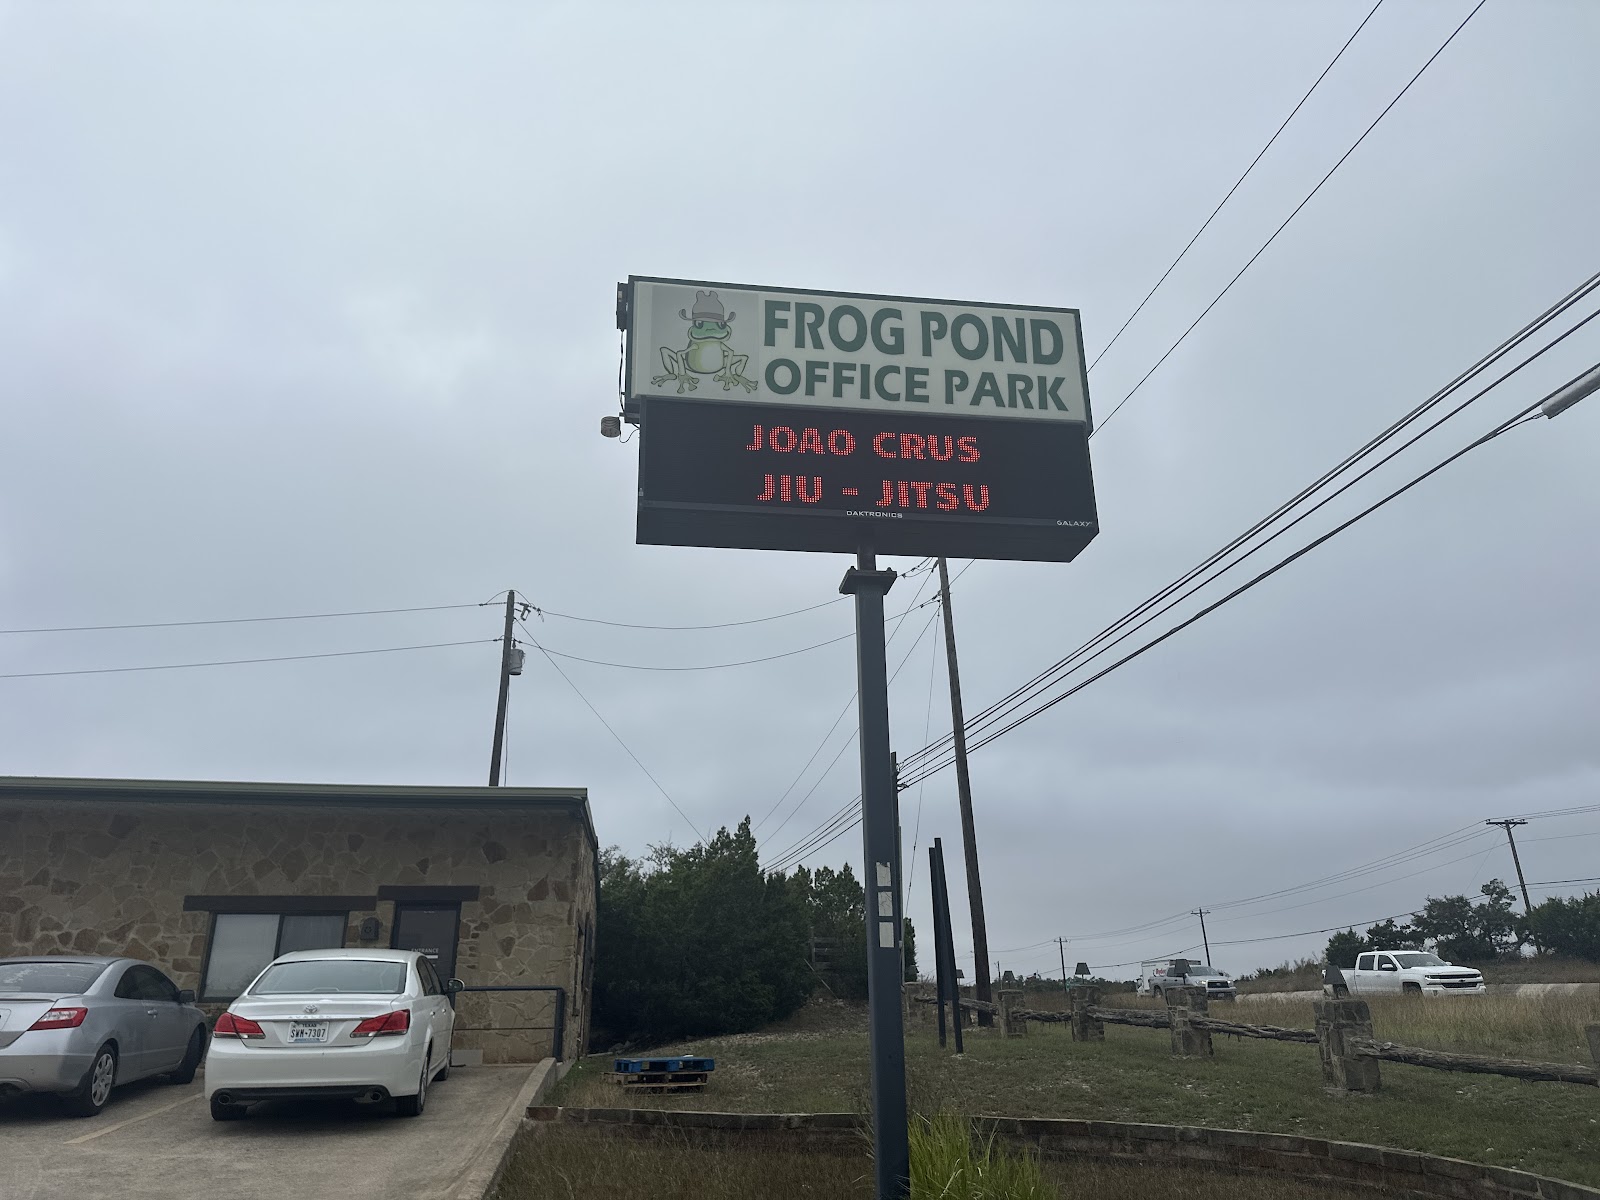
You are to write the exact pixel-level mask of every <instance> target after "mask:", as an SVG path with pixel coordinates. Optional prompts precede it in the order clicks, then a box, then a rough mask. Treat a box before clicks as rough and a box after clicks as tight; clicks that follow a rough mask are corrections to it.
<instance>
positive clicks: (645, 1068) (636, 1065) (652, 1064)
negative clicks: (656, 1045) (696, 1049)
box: [611, 1058, 717, 1075]
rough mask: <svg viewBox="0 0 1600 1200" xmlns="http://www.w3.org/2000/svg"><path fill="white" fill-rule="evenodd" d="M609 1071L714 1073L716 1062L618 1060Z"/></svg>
mask: <svg viewBox="0 0 1600 1200" xmlns="http://www.w3.org/2000/svg"><path fill="white" fill-rule="evenodd" d="M611 1069H612V1070H613V1071H615V1072H616V1073H617V1074H618V1075H657V1074H660V1073H662V1072H666V1073H668V1074H675V1073H677V1072H679V1071H714V1070H716V1069H717V1060H716V1059H714V1058H618V1059H614V1060H613V1061H612V1064H611Z"/></svg>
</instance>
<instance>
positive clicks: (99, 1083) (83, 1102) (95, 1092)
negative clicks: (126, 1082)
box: [64, 1042, 117, 1117]
mask: <svg viewBox="0 0 1600 1200" xmlns="http://www.w3.org/2000/svg"><path fill="white" fill-rule="evenodd" d="M116 1082H117V1048H116V1047H115V1046H113V1045H112V1044H111V1043H110V1042H107V1043H106V1044H105V1045H104V1046H101V1047H100V1049H98V1050H96V1051H95V1052H94V1061H93V1062H91V1063H90V1064H89V1069H88V1070H87V1071H85V1072H84V1073H83V1078H82V1079H80V1080H79V1081H78V1086H77V1087H75V1088H73V1089H72V1091H70V1092H68V1093H67V1094H66V1096H65V1097H64V1100H65V1102H66V1108H67V1111H68V1112H69V1113H71V1114H72V1115H73V1116H75V1117H93V1116H97V1115H98V1114H99V1112H100V1110H101V1109H102V1108H104V1107H105V1106H106V1101H107V1100H109V1099H111V1089H112V1088H113V1087H115V1086H116Z"/></svg>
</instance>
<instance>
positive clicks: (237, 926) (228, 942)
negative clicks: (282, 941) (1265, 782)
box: [200, 913, 279, 1000]
mask: <svg viewBox="0 0 1600 1200" xmlns="http://www.w3.org/2000/svg"><path fill="white" fill-rule="evenodd" d="M278 921H279V917H278V915H277V914H276V913H218V914H217V919H216V924H214V925H213V926H212V928H211V958H210V960H209V961H208V962H207V963H206V978H205V984H204V986H203V987H202V989H201V992H200V994H201V996H202V997H203V998H204V999H207V1000H232V999H233V998H234V997H235V996H237V995H238V994H239V993H240V992H242V991H244V989H245V988H246V987H248V986H249V984H250V981H251V980H252V979H254V978H255V977H256V976H257V975H258V974H259V973H260V971H261V968H262V967H264V966H266V965H267V964H268V963H269V962H271V961H272V960H273V959H274V958H276V957H277V956H278Z"/></svg>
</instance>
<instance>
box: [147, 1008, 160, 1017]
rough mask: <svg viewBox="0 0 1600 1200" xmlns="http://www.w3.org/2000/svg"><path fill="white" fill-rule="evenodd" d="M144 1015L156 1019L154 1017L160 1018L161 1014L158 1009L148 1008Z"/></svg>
mask: <svg viewBox="0 0 1600 1200" xmlns="http://www.w3.org/2000/svg"><path fill="white" fill-rule="evenodd" d="M144 1015H145V1016H147V1017H154V1016H159V1015H160V1014H159V1012H158V1011H157V1010H156V1009H153V1008H147V1009H145V1010H144Z"/></svg>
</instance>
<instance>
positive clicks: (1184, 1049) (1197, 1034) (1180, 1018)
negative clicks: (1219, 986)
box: [1166, 987, 1212, 1058]
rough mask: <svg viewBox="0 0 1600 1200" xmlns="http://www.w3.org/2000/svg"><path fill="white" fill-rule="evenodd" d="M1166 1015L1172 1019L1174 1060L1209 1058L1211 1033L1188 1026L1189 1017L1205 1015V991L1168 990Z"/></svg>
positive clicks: (1198, 989)
mask: <svg viewBox="0 0 1600 1200" xmlns="http://www.w3.org/2000/svg"><path fill="white" fill-rule="evenodd" d="M1166 998H1167V1013H1168V1015H1169V1016H1170V1017H1171V1019H1172V1054H1173V1057H1175V1058H1202V1057H1209V1056H1210V1055H1211V1053H1212V1050H1211V1031H1210V1030H1209V1029H1196V1028H1195V1027H1194V1026H1193V1025H1191V1024H1189V1018H1190V1017H1203V1016H1205V1015H1206V1008H1207V1001H1206V989H1205V988H1203V987H1183V988H1168V989H1167V991H1166Z"/></svg>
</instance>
